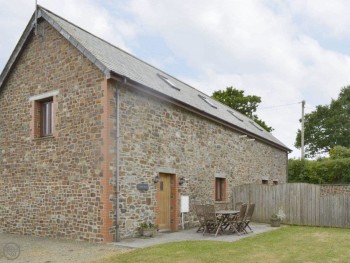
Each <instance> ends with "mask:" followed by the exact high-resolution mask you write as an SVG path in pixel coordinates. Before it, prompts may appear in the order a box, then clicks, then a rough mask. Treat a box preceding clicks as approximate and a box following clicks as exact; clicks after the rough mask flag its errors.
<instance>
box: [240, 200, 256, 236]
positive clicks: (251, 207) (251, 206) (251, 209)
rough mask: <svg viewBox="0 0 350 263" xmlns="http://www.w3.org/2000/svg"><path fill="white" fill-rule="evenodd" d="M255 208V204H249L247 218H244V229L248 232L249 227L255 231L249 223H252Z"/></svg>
mask: <svg viewBox="0 0 350 263" xmlns="http://www.w3.org/2000/svg"><path fill="white" fill-rule="evenodd" d="M254 209H255V204H249V206H248V209H247V213H246V215H245V218H244V219H243V231H244V232H245V233H246V234H248V232H247V228H249V229H250V231H251V232H253V230H252V229H251V227H250V226H249V223H250V221H251V219H252V216H253V213H254Z"/></svg>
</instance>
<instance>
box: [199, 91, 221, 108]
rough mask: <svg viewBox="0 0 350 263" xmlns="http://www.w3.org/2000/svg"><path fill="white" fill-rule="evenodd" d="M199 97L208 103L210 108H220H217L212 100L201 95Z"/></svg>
mask: <svg viewBox="0 0 350 263" xmlns="http://www.w3.org/2000/svg"><path fill="white" fill-rule="evenodd" d="M198 97H200V98H201V99H202V100H204V101H205V102H206V103H208V104H209V105H210V106H212V107H213V108H215V109H217V108H218V107H216V106H215V104H214V103H213V102H211V100H209V99H208V98H207V97H204V96H202V95H200V94H198Z"/></svg>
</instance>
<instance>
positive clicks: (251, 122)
mask: <svg viewBox="0 0 350 263" xmlns="http://www.w3.org/2000/svg"><path fill="white" fill-rule="evenodd" d="M249 122H250V124H251V125H253V126H254V127H255V128H257V129H258V130H259V131H263V129H262V128H261V127H260V126H259V125H257V124H256V123H255V122H253V121H249Z"/></svg>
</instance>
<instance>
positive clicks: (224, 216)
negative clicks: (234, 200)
mask: <svg viewBox="0 0 350 263" xmlns="http://www.w3.org/2000/svg"><path fill="white" fill-rule="evenodd" d="M215 213H216V216H217V217H218V219H219V220H221V222H222V229H226V228H228V227H229V226H231V221H232V218H234V217H236V216H237V215H238V214H239V210H218V211H215Z"/></svg>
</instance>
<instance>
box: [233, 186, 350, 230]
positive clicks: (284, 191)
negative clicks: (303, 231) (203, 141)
mask: <svg viewBox="0 0 350 263" xmlns="http://www.w3.org/2000/svg"><path fill="white" fill-rule="evenodd" d="M232 199H233V200H232V201H233V203H236V202H239V201H243V202H250V203H255V211H254V215H253V221H255V222H265V223H268V222H269V221H270V217H271V215H272V214H273V213H277V212H278V210H279V208H282V209H283V211H284V213H285V214H286V218H285V219H284V220H283V223H286V224H295V225H309V226H330V227H350V195H344V194H342V195H340V194H338V195H328V196H321V195H320V186H319V185H313V184H304V183H290V184H281V185H275V186H269V185H253V184H249V185H241V186H235V187H234V188H233V196H232Z"/></svg>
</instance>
